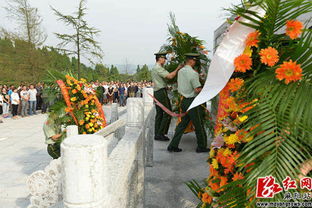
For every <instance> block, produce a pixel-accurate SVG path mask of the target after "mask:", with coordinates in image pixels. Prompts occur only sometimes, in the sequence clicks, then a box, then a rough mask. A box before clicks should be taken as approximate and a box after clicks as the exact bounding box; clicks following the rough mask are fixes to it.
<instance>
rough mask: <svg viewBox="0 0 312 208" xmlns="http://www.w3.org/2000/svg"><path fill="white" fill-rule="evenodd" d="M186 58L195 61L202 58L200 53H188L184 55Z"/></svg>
mask: <svg viewBox="0 0 312 208" xmlns="http://www.w3.org/2000/svg"><path fill="white" fill-rule="evenodd" d="M184 56H185V57H186V58H187V59H194V60H197V59H198V58H199V56H200V54H199V53H186V54H184Z"/></svg>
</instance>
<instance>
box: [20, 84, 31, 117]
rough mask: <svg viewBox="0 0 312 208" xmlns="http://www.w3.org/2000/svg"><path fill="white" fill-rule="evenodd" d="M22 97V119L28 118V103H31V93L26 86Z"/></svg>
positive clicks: (23, 88) (21, 94)
mask: <svg viewBox="0 0 312 208" xmlns="http://www.w3.org/2000/svg"><path fill="white" fill-rule="evenodd" d="M20 96H21V104H22V109H21V115H22V117H25V116H27V107H28V101H29V92H28V91H27V88H26V86H25V85H24V86H23V87H22V91H21V92H20Z"/></svg>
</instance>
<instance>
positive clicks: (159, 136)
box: [154, 135, 170, 142]
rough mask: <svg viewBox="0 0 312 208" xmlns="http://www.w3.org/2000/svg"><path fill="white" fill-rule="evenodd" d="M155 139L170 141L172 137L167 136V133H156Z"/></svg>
mask: <svg viewBox="0 0 312 208" xmlns="http://www.w3.org/2000/svg"><path fill="white" fill-rule="evenodd" d="M154 139H155V140H157V141H163V142H165V141H169V140H170V139H169V138H168V137H166V136H165V135H155V138H154Z"/></svg>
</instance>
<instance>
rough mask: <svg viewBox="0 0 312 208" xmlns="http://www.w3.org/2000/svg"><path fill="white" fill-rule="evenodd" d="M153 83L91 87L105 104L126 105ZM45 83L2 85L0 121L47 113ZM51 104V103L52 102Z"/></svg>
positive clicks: (110, 84) (102, 84)
mask: <svg viewBox="0 0 312 208" xmlns="http://www.w3.org/2000/svg"><path fill="white" fill-rule="evenodd" d="M152 86H153V83H152V82H148V81H142V82H119V81H116V82H114V81H111V82H100V81H96V82H91V83H90V87H91V88H92V89H93V90H94V92H95V93H96V95H97V96H98V98H99V100H100V102H101V103H102V104H103V105H110V104H112V103H119V105H120V106H125V105H126V102H127V98H128V97H142V90H143V88H144V87H152ZM44 87H45V85H44V84H43V83H37V84H30V85H24V84H21V85H19V86H14V85H11V86H8V85H0V123H2V122H3V120H2V119H1V117H2V118H12V119H18V118H20V117H26V116H32V115H36V114H37V113H46V112H47V110H48V107H49V103H48V101H47V98H46V97H45V94H44ZM50 104H51V103H50Z"/></svg>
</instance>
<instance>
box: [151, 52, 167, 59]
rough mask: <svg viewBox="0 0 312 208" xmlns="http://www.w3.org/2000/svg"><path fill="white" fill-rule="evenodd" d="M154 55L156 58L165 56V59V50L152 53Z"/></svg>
mask: <svg viewBox="0 0 312 208" xmlns="http://www.w3.org/2000/svg"><path fill="white" fill-rule="evenodd" d="M154 55H155V56H156V58H165V59H167V57H166V55H167V52H158V53H154Z"/></svg>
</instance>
